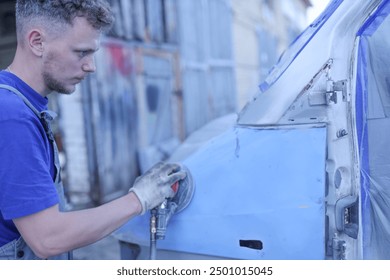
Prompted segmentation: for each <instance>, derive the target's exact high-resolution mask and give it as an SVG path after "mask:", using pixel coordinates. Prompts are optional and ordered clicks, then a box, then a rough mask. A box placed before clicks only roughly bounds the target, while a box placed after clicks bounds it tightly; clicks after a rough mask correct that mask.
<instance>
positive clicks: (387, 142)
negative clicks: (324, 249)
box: [356, 0, 390, 259]
mask: <svg viewBox="0 0 390 280" xmlns="http://www.w3.org/2000/svg"><path fill="white" fill-rule="evenodd" d="M389 12H390V1H388V0H385V1H383V2H382V4H381V6H379V8H378V9H377V10H376V12H375V13H374V14H373V15H372V16H371V17H370V18H369V19H368V20H367V22H366V24H365V25H364V26H363V27H362V28H361V30H360V31H359V33H358V36H360V42H359V53H358V72H357V75H358V76H357V92H356V117H357V131H358V141H359V156H360V174H361V203H362V209H361V210H362V227H363V257H364V258H365V259H390V67H389V65H390V53H389V50H390V36H389V34H390V17H389V16H388V15H389Z"/></svg>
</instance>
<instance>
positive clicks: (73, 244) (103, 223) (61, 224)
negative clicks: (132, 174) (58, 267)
mask: <svg viewBox="0 0 390 280" xmlns="http://www.w3.org/2000/svg"><path fill="white" fill-rule="evenodd" d="M141 211H142V206H141V203H140V201H139V200H138V198H137V196H136V195H135V194H134V193H133V192H130V193H128V194H126V195H125V196H123V197H120V198H118V199H116V200H113V201H111V202H109V203H106V204H103V205H101V206H99V207H96V208H91V209H85V210H79V211H72V212H60V211H59V209H58V205H55V206H53V207H50V208H48V209H45V210H43V211H40V212H38V213H35V214H32V215H28V216H25V217H21V218H17V219H14V223H15V225H16V227H17V228H18V230H19V232H20V234H21V235H22V236H23V238H24V240H25V241H26V242H27V244H28V245H29V246H30V247H31V249H32V250H33V251H34V253H35V254H36V255H37V256H38V257H40V258H43V259H45V258H48V257H51V256H55V255H58V254H61V253H63V252H67V251H70V250H73V249H76V248H79V247H83V246H86V245H89V244H91V243H94V242H96V241H98V240H100V239H101V238H103V237H105V236H107V235H108V234H110V233H111V232H113V231H114V230H116V229H117V228H119V227H120V226H121V225H123V224H124V223H125V222H127V221H128V220H129V219H130V218H132V217H134V216H135V215H137V214H139V213H140V212H141Z"/></svg>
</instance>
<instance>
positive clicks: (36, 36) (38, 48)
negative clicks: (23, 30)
mask: <svg viewBox="0 0 390 280" xmlns="http://www.w3.org/2000/svg"><path fill="white" fill-rule="evenodd" d="M27 39H28V46H29V47H30V49H31V51H32V52H33V53H34V54H35V55H36V56H39V57H41V56H42V55H43V50H44V47H43V45H44V44H43V42H44V34H43V32H42V31H41V30H39V29H33V30H31V31H30V33H29V34H28V38H27Z"/></svg>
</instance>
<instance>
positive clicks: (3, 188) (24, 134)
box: [0, 116, 59, 219]
mask: <svg viewBox="0 0 390 280" xmlns="http://www.w3.org/2000/svg"><path fill="white" fill-rule="evenodd" d="M43 133H44V132H43ZM45 137H46V136H45V135H44V134H42V131H41V127H40V122H39V120H38V119H35V118H32V117H29V116H27V117H26V118H20V119H10V120H3V121H0V209H1V212H2V215H3V217H4V218H5V219H14V218H19V217H23V216H27V215H30V214H34V213H36V212H39V211H42V210H44V209H46V208H49V207H51V206H53V205H55V204H57V203H58V200H59V199H58V195H57V191H56V188H55V185H54V182H53V178H52V176H51V174H50V165H51V164H52V163H51V160H50V149H51V147H50V144H49V142H48V141H47V139H46V138H45Z"/></svg>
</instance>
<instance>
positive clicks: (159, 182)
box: [129, 162, 187, 215]
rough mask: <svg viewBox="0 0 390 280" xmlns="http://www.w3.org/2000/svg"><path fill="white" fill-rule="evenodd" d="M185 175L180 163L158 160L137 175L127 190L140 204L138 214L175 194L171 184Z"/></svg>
mask: <svg viewBox="0 0 390 280" xmlns="http://www.w3.org/2000/svg"><path fill="white" fill-rule="evenodd" d="M186 176H187V173H186V172H185V171H183V170H182V169H181V166H180V165H178V164H174V163H166V164H165V163H162V162H159V163H157V164H156V165H154V166H153V167H152V168H150V169H149V170H148V171H147V172H146V173H145V174H143V175H141V176H140V177H138V178H137V179H136V180H135V182H134V185H133V187H131V188H130V190H129V192H133V193H134V194H135V195H136V196H137V198H138V200H139V201H140V203H141V205H142V211H141V213H140V215H143V214H144V213H145V212H146V211H148V210H150V209H153V208H154V207H156V206H158V205H160V204H161V203H162V202H163V201H164V200H165V199H166V198H171V197H173V196H175V192H174V190H173V189H172V186H173V185H174V184H175V183H176V182H177V181H180V180H183V179H184V178H185V177H186Z"/></svg>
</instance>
